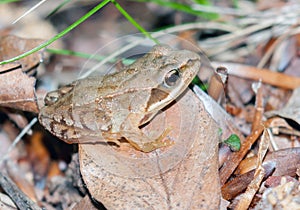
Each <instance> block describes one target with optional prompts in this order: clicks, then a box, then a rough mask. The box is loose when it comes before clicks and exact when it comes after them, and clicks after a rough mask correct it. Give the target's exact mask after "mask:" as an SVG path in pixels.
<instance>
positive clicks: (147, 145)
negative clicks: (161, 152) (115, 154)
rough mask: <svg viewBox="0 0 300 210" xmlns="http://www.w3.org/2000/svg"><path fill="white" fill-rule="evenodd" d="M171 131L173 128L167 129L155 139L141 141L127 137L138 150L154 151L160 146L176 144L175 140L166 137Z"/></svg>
mask: <svg viewBox="0 0 300 210" xmlns="http://www.w3.org/2000/svg"><path fill="white" fill-rule="evenodd" d="M170 131H171V128H167V129H165V130H164V132H163V133H162V134H161V135H160V136H159V137H158V138H157V139H155V140H154V141H149V140H147V141H142V139H141V140H140V141H139V142H136V141H132V140H130V139H127V141H128V142H129V143H130V144H131V145H132V146H133V147H135V148H136V149H137V150H140V151H142V152H152V151H154V150H156V149H158V148H161V147H167V146H171V145H173V144H174V141H172V140H170V139H169V138H167V139H166V136H167V135H168V134H169V133H170ZM143 137H145V136H143Z"/></svg>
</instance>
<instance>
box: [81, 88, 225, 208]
mask: <svg viewBox="0 0 300 210" xmlns="http://www.w3.org/2000/svg"><path fill="white" fill-rule="evenodd" d="M164 116H165V117H164ZM161 123H165V125H166V126H167V127H171V128H172V130H171V132H170V133H169V137H170V139H172V140H174V141H175V144H174V145H173V146H171V147H169V148H163V149H160V150H156V151H153V152H151V153H142V152H138V151H136V150H134V149H127V150H120V149H113V148H112V147H109V146H108V145H105V144H97V145H88V144H81V145H79V155H80V165H81V173H82V176H83V179H84V181H85V183H86V185H87V187H88V189H89V191H90V194H91V195H92V197H94V198H95V199H97V200H98V201H100V202H102V203H103V204H104V206H105V207H106V208H108V209H124V208H125V209H147V208H151V209H172V208H176V209H178V208H179V209H208V208H209V209H219V205H220V197H221V196H220V186H219V177H218V162H217V148H218V135H217V126H216V124H215V123H214V121H213V120H212V119H211V117H210V116H209V115H208V113H207V112H206V111H205V109H204V107H203V105H202V103H201V102H200V101H199V100H198V99H197V98H196V97H195V96H194V94H193V93H192V92H191V91H189V92H187V93H186V94H185V95H184V96H183V97H182V98H180V99H179V101H177V103H176V104H173V105H172V106H171V107H170V108H168V109H167V110H166V111H165V112H163V113H160V114H159V115H158V116H156V118H155V119H154V121H151V123H150V124H149V125H148V126H150V127H151V130H152V131H155V128H160V127H161V126H163V127H165V125H162V124H161ZM148 126H146V128H145V129H148V128H149V127H148ZM124 206H125V207H124Z"/></svg>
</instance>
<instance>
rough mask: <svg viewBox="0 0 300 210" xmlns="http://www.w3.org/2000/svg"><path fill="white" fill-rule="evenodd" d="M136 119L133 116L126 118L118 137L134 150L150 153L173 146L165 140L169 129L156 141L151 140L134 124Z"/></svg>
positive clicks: (169, 141) (171, 142)
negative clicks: (121, 137) (122, 138)
mask: <svg viewBox="0 0 300 210" xmlns="http://www.w3.org/2000/svg"><path fill="white" fill-rule="evenodd" d="M136 119H137V118H135V117H134V115H130V116H128V118H127V120H126V121H125V122H124V123H125V124H123V125H122V126H121V127H122V129H121V130H120V135H121V136H123V137H124V138H125V139H126V140H127V141H128V142H129V143H130V144H131V145H132V146H133V147H134V148H136V149H137V150H140V151H142V152H151V151H153V150H156V149H158V148H161V147H166V146H170V145H173V144H174V142H173V141H171V140H170V139H165V138H166V136H167V135H168V133H169V132H170V129H168V128H167V129H165V130H164V132H163V133H162V134H160V135H159V137H157V138H156V139H151V138H150V137H149V136H147V135H146V134H144V133H143V132H142V130H140V128H139V127H138V126H139V125H138V123H136V122H137V121H136Z"/></svg>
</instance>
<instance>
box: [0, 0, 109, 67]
mask: <svg viewBox="0 0 300 210" xmlns="http://www.w3.org/2000/svg"><path fill="white" fill-rule="evenodd" d="M109 2H110V0H104V1H103V2H101V3H100V4H98V5H97V6H96V7H94V8H93V9H92V10H90V11H89V12H88V13H86V14H85V15H83V16H82V17H81V18H80V19H79V20H77V21H76V22H75V23H73V24H71V25H70V26H69V27H67V28H66V29H65V30H63V31H62V32H60V33H59V34H57V35H55V36H54V37H53V38H51V39H49V40H48V41H46V42H44V43H43V44H41V45H39V46H37V47H35V48H33V49H32V50H29V51H27V52H25V53H23V54H21V55H19V56H16V57H14V58H11V59H8V60H5V61H1V62H0V65H2V64H7V63H10V62H13V61H16V60H19V59H21V58H24V57H26V56H28V55H30V54H32V53H35V52H37V51H39V50H41V49H42V48H44V47H46V46H48V45H50V44H51V43H53V42H54V41H56V40H58V39H59V38H61V37H63V36H64V35H66V34H67V33H68V32H69V31H71V30H73V29H74V28H75V27H77V26H78V25H79V24H81V23H82V22H83V21H85V20H86V19H87V18H89V17H90V16H91V15H93V14H94V13H96V12H97V11H98V10H100V9H101V8H102V7H104V6H105V5H106V4H108V3H109Z"/></svg>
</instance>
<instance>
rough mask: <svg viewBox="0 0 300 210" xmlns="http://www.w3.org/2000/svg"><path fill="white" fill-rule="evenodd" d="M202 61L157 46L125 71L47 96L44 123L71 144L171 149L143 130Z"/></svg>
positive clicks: (193, 55)
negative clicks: (141, 128)
mask: <svg viewBox="0 0 300 210" xmlns="http://www.w3.org/2000/svg"><path fill="white" fill-rule="evenodd" d="M200 65H201V62H200V56H199V55H198V54H196V53H194V52H191V51H187V50H177V51H176V50H173V49H171V48H170V47H169V46H166V45H157V46H155V47H153V49H152V50H151V51H150V52H149V53H148V54H146V55H145V56H143V57H141V58H140V59H138V60H137V61H136V62H134V63H133V64H131V65H129V66H127V67H125V68H124V69H123V70H122V71H120V72H117V73H114V74H110V75H105V76H96V77H89V78H85V79H81V80H77V81H74V82H73V83H71V84H70V85H67V86H65V87H62V88H60V89H58V90H56V91H52V92H49V93H48V94H47V96H46V98H45V106H44V107H43V108H42V109H41V111H40V114H39V121H40V123H41V124H42V125H43V126H44V127H45V128H46V129H47V130H49V131H50V132H51V133H52V134H53V135H55V136H57V137H58V138H60V139H62V140H64V141H65V142H67V143H96V142H114V143H116V144H119V140H120V139H121V138H125V139H126V140H127V141H128V142H129V143H130V144H131V145H132V146H133V147H134V148H136V149H137V150H140V151H143V152H150V151H153V150H155V149H157V148H160V147H163V146H168V145H170V144H172V142H171V141H169V140H165V141H163V138H164V137H165V135H166V133H163V134H162V135H161V136H160V137H159V138H157V139H151V138H149V137H148V136H146V135H145V134H144V133H143V132H142V131H141V130H140V128H139V126H141V125H143V124H145V123H147V122H149V121H150V120H151V119H152V118H153V117H154V116H155V114H157V112H158V111H159V110H161V109H162V108H164V107H165V106H167V105H168V104H169V103H171V102H172V101H173V100H175V99H176V98H177V97H178V96H179V95H180V94H181V93H182V92H183V91H184V90H185V89H186V88H187V86H188V85H189V83H190V82H191V81H192V79H193V78H194V77H195V75H196V74H197V72H198V70H199V68H200Z"/></svg>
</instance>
